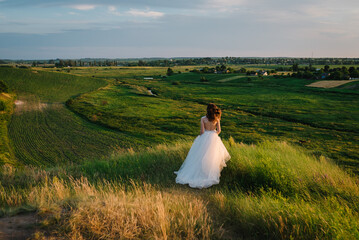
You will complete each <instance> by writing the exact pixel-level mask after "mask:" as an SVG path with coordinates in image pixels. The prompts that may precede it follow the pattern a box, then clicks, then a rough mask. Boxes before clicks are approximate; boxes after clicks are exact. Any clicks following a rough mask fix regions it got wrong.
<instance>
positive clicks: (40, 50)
mask: <svg viewBox="0 0 359 240" xmlns="http://www.w3.org/2000/svg"><path fill="white" fill-rule="evenodd" d="M358 43H359V1H357V0H342V1H337V0H335V1H334V0H301V1H290V0H181V1H172V0H151V1H149V0H127V1H125V0H102V1H95V0H58V1H52V0H32V1H29V0H0V59H4V58H6V59H50V58H85V57H105V58H128V57H137V58H140V57H205V56H213V57H214V56H237V57H245V56H254V57H256V56H257V57H310V56H312V54H313V56H314V57H359V47H358Z"/></svg>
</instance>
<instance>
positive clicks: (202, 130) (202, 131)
mask: <svg viewBox="0 0 359 240" xmlns="http://www.w3.org/2000/svg"><path fill="white" fill-rule="evenodd" d="M203 133H204V122H203V118H201V135H202V134H203Z"/></svg>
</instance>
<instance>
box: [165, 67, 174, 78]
mask: <svg viewBox="0 0 359 240" xmlns="http://www.w3.org/2000/svg"><path fill="white" fill-rule="evenodd" d="M173 74H174V72H173V70H172V68H168V69H167V76H172V75H173Z"/></svg>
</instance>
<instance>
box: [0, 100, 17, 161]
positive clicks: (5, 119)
mask: <svg viewBox="0 0 359 240" xmlns="http://www.w3.org/2000/svg"><path fill="white" fill-rule="evenodd" d="M14 98H15V96H14V94H7V93H0V103H2V106H3V109H0V165H2V164H5V163H10V164H14V163H15V159H14V152H13V149H12V147H11V144H10V140H9V135H8V124H9V121H10V118H11V114H12V112H13V101H14Z"/></svg>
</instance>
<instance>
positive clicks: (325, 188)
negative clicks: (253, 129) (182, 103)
mask: <svg viewBox="0 0 359 240" xmlns="http://www.w3.org/2000/svg"><path fill="white" fill-rule="evenodd" d="M190 144H191V142H186V141H182V142H178V143H177V144H175V145H159V146H156V147H153V148H150V149H148V150H144V151H140V152H134V151H130V152H127V153H121V154H119V155H114V156H112V158H110V159H107V160H94V161H88V162H84V163H83V164H79V165H73V166H67V167H58V168H51V169H47V170H40V169H37V168H23V169H14V168H11V167H8V166H7V167H3V169H2V170H1V171H0V188H1V189H3V191H1V192H0V203H1V204H0V205H1V206H2V207H1V209H2V212H3V214H10V213H15V212H17V211H24V209H27V210H28V211H29V210H32V211H34V210H35V211H37V212H38V213H39V215H40V216H41V221H42V223H41V224H42V226H41V228H40V229H39V230H38V233H37V234H36V236H37V237H38V238H39V239H41V238H40V237H41V236H44V235H43V234H46V236H53V237H60V236H66V237H69V238H85V239H93V238H107V239H118V238H120V237H124V238H134V239H139V238H140V239H144V238H146V239H148V238H166V237H167V238H169V239H183V238H188V239H213V238H221V239H222V238H226V239H228V238H229V239H231V238H232V239H241V238H244V239H248V238H250V239H291V238H293V239H343V238H345V239H355V238H359V232H358V229H359V215H358V214H359V208H358V205H357V202H358V200H359V180H358V178H355V177H350V176H349V175H348V174H347V173H345V172H344V171H343V170H341V169H340V168H339V167H338V166H336V165H335V164H334V163H332V162H331V161H330V160H329V159H327V158H325V157H323V156H321V157H314V156H312V155H310V154H308V152H307V151H305V150H304V149H302V148H299V147H295V146H292V145H289V144H288V143H286V142H268V141H266V142H263V143H261V144H258V145H245V144H238V143H235V142H234V141H233V139H231V140H230V141H229V142H225V144H226V147H227V148H228V150H229V153H230V154H231V156H232V159H231V160H230V162H228V166H227V167H226V168H225V169H224V170H223V171H222V176H221V182H220V184H219V185H216V186H213V187H212V188H209V189H204V190H195V189H189V188H188V187H186V186H181V185H176V184H175V183H174V179H175V175H174V174H173V171H175V170H177V169H178V168H179V167H180V165H181V163H182V161H183V159H184V158H185V156H186V154H187V152H188V149H189V147H190ZM45 231H46V233H44V232H45Z"/></svg>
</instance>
